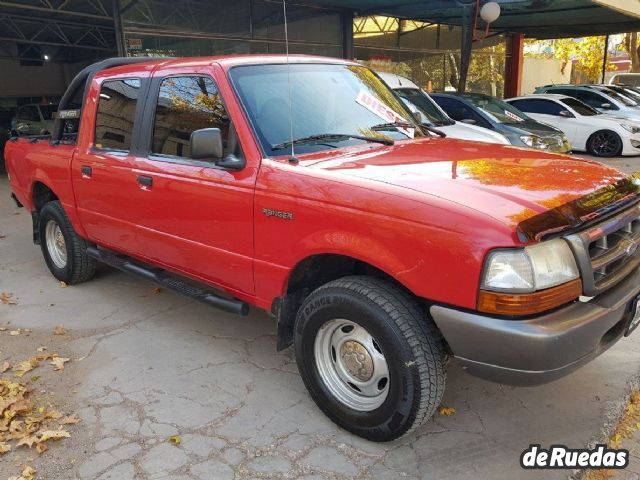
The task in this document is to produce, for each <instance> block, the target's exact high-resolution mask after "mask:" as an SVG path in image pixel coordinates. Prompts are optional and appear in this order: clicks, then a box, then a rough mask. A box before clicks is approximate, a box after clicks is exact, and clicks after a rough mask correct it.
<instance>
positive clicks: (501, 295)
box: [478, 239, 582, 315]
mask: <svg viewBox="0 0 640 480" xmlns="http://www.w3.org/2000/svg"><path fill="white" fill-rule="evenodd" d="M581 294H582V283H581V281H580V273H579V271H578V266H577V265H576V261H575V258H574V256H573V253H572V252H571V249H570V248H569V245H568V244H567V243H566V242H565V241H564V240H562V239H554V240H549V241H546V242H542V243H539V244H536V245H532V246H529V247H525V248H521V249H511V250H495V251H493V252H490V253H489V255H488V256H487V259H486V261H485V268H484V274H483V277H482V281H481V283H480V294H479V296H478V310H480V311H483V312H488V313H494V314H502V315H529V314H533V313H539V312H542V311H545V310H550V309H552V308H554V307H557V306H559V305H562V304H564V303H567V302H570V301H572V300H575V299H576V298H578V297H579V296H580V295H581Z"/></svg>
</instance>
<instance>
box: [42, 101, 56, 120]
mask: <svg viewBox="0 0 640 480" xmlns="http://www.w3.org/2000/svg"><path fill="white" fill-rule="evenodd" d="M40 111H41V112H42V118H44V119H45V120H53V114H54V113H56V112H57V111H58V105H40Z"/></svg>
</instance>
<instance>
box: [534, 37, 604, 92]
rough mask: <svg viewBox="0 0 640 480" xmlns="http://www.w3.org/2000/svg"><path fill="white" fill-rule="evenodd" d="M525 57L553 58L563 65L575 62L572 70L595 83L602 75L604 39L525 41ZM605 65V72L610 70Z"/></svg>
mask: <svg viewBox="0 0 640 480" xmlns="http://www.w3.org/2000/svg"><path fill="white" fill-rule="evenodd" d="M525 43H526V45H527V46H528V47H529V48H528V49H526V50H525V52H526V53H525V56H527V57H532V58H555V59H557V60H562V61H563V62H565V63H567V64H568V63H569V62H572V61H575V66H574V70H576V71H578V72H580V73H582V74H583V75H585V76H586V77H588V78H589V79H590V80H592V81H594V82H597V81H599V80H600V76H601V74H602V62H603V60H604V44H605V37H583V38H559V39H555V40H526V41H525ZM532 49H533V50H537V51H532ZM612 69H613V67H612V66H611V64H609V63H607V70H612Z"/></svg>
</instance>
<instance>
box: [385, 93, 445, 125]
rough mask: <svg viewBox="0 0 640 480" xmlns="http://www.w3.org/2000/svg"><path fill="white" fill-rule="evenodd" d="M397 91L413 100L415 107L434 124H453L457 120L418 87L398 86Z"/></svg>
mask: <svg viewBox="0 0 640 480" xmlns="http://www.w3.org/2000/svg"><path fill="white" fill-rule="evenodd" d="M395 90H396V93H397V94H398V95H400V97H402V98H404V99H405V100H406V101H408V102H411V103H412V104H413V105H415V107H416V108H417V109H418V110H420V112H422V114H423V115H424V116H425V117H427V121H428V123H431V124H432V125H437V126H442V125H453V124H454V123H455V122H454V121H453V120H451V119H450V118H449V117H448V116H447V114H445V113H444V112H443V111H442V110H440V107H438V105H437V104H436V102H434V101H433V100H431V98H430V97H429V96H428V95H427V94H426V93H424V92H423V91H422V90H419V89H417V88H397V89H395Z"/></svg>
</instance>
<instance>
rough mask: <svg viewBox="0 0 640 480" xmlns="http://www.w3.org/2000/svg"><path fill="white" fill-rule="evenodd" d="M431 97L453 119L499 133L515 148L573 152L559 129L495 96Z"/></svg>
mask: <svg viewBox="0 0 640 480" xmlns="http://www.w3.org/2000/svg"><path fill="white" fill-rule="evenodd" d="M431 98H433V99H434V100H435V102H436V103H437V104H438V105H440V107H442V109H443V110H444V111H445V112H446V113H447V115H449V116H450V117H451V118H453V119H454V120H457V121H460V122H464V123H471V124H473V125H477V126H480V127H484V128H489V129H491V130H493V131H496V132H498V133H500V134H502V135H504V136H505V137H507V139H508V140H509V142H511V144H512V145H516V146H518V147H529V148H536V149H539V150H546V151H549V152H557V153H566V152H568V151H570V150H571V144H570V143H569V140H568V139H567V137H566V136H565V135H564V133H562V132H561V131H560V130H558V129H557V128H555V127H552V126H551V125H546V124H544V123H540V122H538V121H537V120H534V119H533V118H530V117H528V116H527V115H526V114H525V113H523V112H521V111H520V110H518V109H517V108H515V107H513V106H512V105H510V104H508V103H506V102H504V101H502V100H499V99H497V98H495V97H491V96H489V95H483V94H481V93H464V94H448V93H433V94H431Z"/></svg>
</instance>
